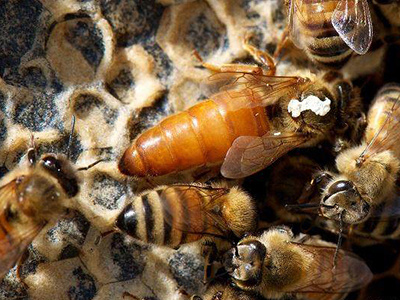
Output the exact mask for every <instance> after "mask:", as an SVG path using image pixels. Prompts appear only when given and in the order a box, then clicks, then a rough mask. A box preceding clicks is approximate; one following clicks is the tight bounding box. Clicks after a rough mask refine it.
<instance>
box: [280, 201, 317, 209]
mask: <svg viewBox="0 0 400 300" xmlns="http://www.w3.org/2000/svg"><path fill="white" fill-rule="evenodd" d="M319 207H320V204H319V203H298V204H285V208H286V209H287V210H289V211H291V210H305V209H309V208H319Z"/></svg>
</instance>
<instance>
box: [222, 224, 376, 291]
mask: <svg viewBox="0 0 400 300" xmlns="http://www.w3.org/2000/svg"><path fill="white" fill-rule="evenodd" d="M335 252H336V248H335V247H334V245H333V244H331V243H327V242H324V241H322V240H320V239H318V238H315V237H308V236H303V237H298V238H295V237H293V234H292V232H291V231H290V229H288V228H286V227H280V228H272V229H270V230H268V231H266V232H264V233H263V234H262V235H261V236H259V237H255V236H249V237H246V238H244V239H242V240H241V241H240V242H239V243H238V244H237V247H236V248H234V249H231V250H230V251H228V252H227V253H226V254H225V255H224V266H225V269H226V270H227V271H228V273H229V274H230V276H231V279H232V281H233V283H234V285H236V286H237V287H238V288H240V289H242V290H244V291H251V292H255V293H257V294H259V295H261V296H263V297H265V298H267V299H281V298H284V297H285V296H286V297H287V296H289V295H292V294H294V295H296V296H298V297H299V298H302V299H342V298H343V294H346V293H348V292H351V291H354V290H357V289H360V288H361V287H363V286H365V285H367V284H368V283H369V282H370V281H371V279H372V273H371V271H370V270H369V268H368V266H367V265H366V264H365V263H364V262H363V261H362V260H361V259H360V258H358V257H357V256H355V255H353V254H352V253H349V252H345V251H342V250H340V251H339V253H338V254H339V255H338V260H337V264H336V266H335V267H334V266H333V258H334V256H335Z"/></svg>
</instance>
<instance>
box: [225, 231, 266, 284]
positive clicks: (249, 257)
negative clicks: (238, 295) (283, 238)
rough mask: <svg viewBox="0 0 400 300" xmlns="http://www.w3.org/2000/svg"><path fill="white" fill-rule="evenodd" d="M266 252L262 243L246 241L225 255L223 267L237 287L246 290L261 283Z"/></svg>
mask: <svg viewBox="0 0 400 300" xmlns="http://www.w3.org/2000/svg"><path fill="white" fill-rule="evenodd" d="M266 252H267V250H266V248H265V246H264V245H263V244H262V243H260V242H259V241H257V240H255V239H254V240H252V239H247V240H244V241H243V242H239V244H238V245H237V246H236V247H235V248H232V249H231V250H229V251H228V252H227V253H225V255H224V267H225V269H226V271H227V272H228V273H229V275H230V276H231V278H232V280H233V283H234V284H235V285H236V286H237V287H239V288H241V289H244V290H246V289H251V288H252V287H254V286H257V285H259V284H260V283H261V281H262V270H263V263H264V259H265V255H266Z"/></svg>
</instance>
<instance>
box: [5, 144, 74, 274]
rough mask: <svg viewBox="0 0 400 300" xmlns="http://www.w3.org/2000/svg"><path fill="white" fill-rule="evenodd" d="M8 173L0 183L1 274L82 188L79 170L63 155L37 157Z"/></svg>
mask: <svg viewBox="0 0 400 300" xmlns="http://www.w3.org/2000/svg"><path fill="white" fill-rule="evenodd" d="M27 158H28V166H27V165H25V166H20V167H18V168H16V169H14V170H13V171H11V172H10V173H8V174H6V175H5V176H4V178H3V179H2V180H1V183H0V199H1V212H0V257H1V258H0V259H1V264H0V277H3V276H4V275H5V274H6V273H7V272H8V270H9V269H10V268H11V267H12V266H14V265H15V263H16V262H17V260H18V259H19V258H20V257H21V255H22V254H23V253H24V252H25V251H26V248H27V247H28V245H29V244H30V243H31V242H32V240H33V239H34V238H35V237H36V236H37V234H38V233H39V232H40V230H41V229H42V228H43V227H44V225H46V223H47V222H49V221H52V220H54V219H57V217H59V216H60V215H61V214H62V212H63V211H64V207H65V206H64V205H65V203H66V201H68V200H69V199H70V198H72V197H74V196H76V194H77V193H78V191H79V182H78V177H77V176H76V170H75V168H74V166H73V165H72V164H71V163H70V162H69V160H68V159H67V158H66V157H65V156H63V155H55V154H51V153H48V154H44V155H42V156H41V157H40V159H37V158H36V153H35V149H34V148H30V149H29V150H28V152H27Z"/></svg>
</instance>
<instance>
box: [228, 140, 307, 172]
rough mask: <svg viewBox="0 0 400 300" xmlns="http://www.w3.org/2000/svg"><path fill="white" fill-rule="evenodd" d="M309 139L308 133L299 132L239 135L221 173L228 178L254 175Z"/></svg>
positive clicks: (229, 151)
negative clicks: (259, 135)
mask: <svg viewBox="0 0 400 300" xmlns="http://www.w3.org/2000/svg"><path fill="white" fill-rule="evenodd" d="M308 140H309V137H308V136H307V135H305V134H303V133H297V132H294V133H276V134H274V133H267V134H266V135H264V136H262V137H258V136H241V137H238V138H237V139H236V140H235V141H234V142H233V144H232V146H231V147H230V148H229V150H228V153H227V154H226V156H225V160H224V163H223V164H222V167H221V174H222V175H223V176H224V177H226V178H243V177H246V176H249V175H252V174H254V173H256V172H258V171H260V170H262V169H264V168H266V167H267V166H269V165H271V164H272V163H273V162H274V161H276V160H277V159H278V158H280V157H281V156H283V155H284V154H286V153H287V152H289V151H290V150H292V149H294V148H296V147H299V146H300V145H302V144H303V143H305V142H306V141H308Z"/></svg>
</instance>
